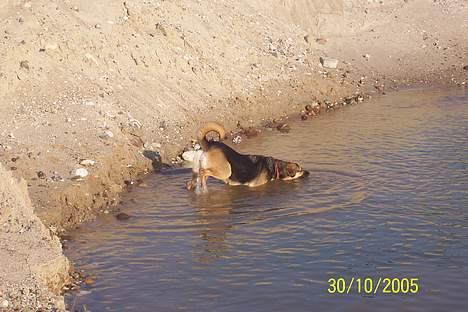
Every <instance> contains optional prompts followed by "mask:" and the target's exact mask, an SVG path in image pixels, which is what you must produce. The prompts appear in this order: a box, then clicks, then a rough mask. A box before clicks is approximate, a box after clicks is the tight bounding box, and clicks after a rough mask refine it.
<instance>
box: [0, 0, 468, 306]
mask: <svg viewBox="0 0 468 312" xmlns="http://www.w3.org/2000/svg"><path fill="white" fill-rule="evenodd" d="M361 2H362V1H331V2H327V5H323V4H321V1H314V0H309V1H306V0H304V1H297V2H295V3H294V4H285V5H284V6H281V5H279V4H278V3H276V1H245V3H244V2H243V1H241V4H240V3H239V2H238V1H237V2H230V1H227V2H223V3H199V2H194V1H179V2H177V3H168V2H155V3H151V4H149V3H140V2H138V1H126V2H123V3H121V2H115V1H114V2H113V1H110V0H109V1H100V3H99V4H95V3H94V2H93V1H89V0H79V1H64V2H60V3H54V2H46V1H42V0H41V1H34V2H29V1H7V2H5V3H2V4H0V20H1V22H0V25H1V28H0V29H1V31H2V38H1V39H0V43H1V45H0V55H1V61H0V62H1V63H0V99H1V102H0V121H1V122H2V128H1V129H0V162H1V164H3V167H4V168H5V169H7V170H8V171H4V170H3V169H2V171H1V172H0V173H1V176H2V179H3V180H4V181H10V180H11V181H13V180H12V179H13V178H12V177H11V176H10V175H13V177H14V179H16V180H18V179H24V180H25V182H24V183H25V184H27V192H26V191H24V192H23V190H22V191H21V192H23V193H21V195H18V196H19V197H23V198H28V197H30V198H31V202H32V205H31V207H34V212H35V214H36V215H37V216H38V217H39V219H40V220H39V219H37V220H36V219H35V218H37V217H36V216H35V215H34V214H32V213H31V214H30V215H28V216H27V218H25V219H24V220H23V219H20V221H19V222H22V223H24V224H26V223H27V222H30V221H31V220H35V221H34V222H36V223H38V224H40V225H38V226H39V228H40V229H39V230H38V231H40V232H41V233H42V232H44V229H46V228H47V229H48V231H47V232H50V233H51V234H49V235H51V236H50V237H49V236H48V238H47V239H48V240H50V241H51V243H50V246H53V247H50V248H53V249H54V250H55V251H54V252H56V251H57V250H60V245H59V244H58V243H57V241H56V237H55V235H58V234H62V233H64V231H66V230H67V229H69V228H73V227H75V226H77V225H79V224H80V223H82V222H84V221H86V220H90V219H92V218H94V217H95V216H96V214H98V213H108V212H112V207H114V206H115V204H117V203H118V202H119V196H120V195H121V193H122V192H124V191H125V188H126V184H130V183H132V182H133V181H135V180H137V179H140V178H141V176H142V174H144V173H147V172H151V171H152V170H154V169H156V170H157V169H158V168H159V167H160V166H161V164H162V163H166V164H172V163H177V162H178V159H177V156H178V155H179V154H180V152H181V151H183V150H184V149H186V148H189V147H190V146H191V140H192V139H193V138H194V133H195V130H196V128H198V127H199V125H200V124H201V123H203V122H204V121H207V120H218V121H222V122H223V124H225V126H226V127H227V128H228V129H229V130H231V131H232V132H233V133H234V132H237V131H240V128H239V127H238V124H239V125H240V126H241V127H242V128H244V129H246V128H248V127H254V128H255V129H258V130H264V129H265V128H264V127H263V126H264V125H265V124H271V122H273V121H274V120H280V119H281V117H283V121H282V122H288V120H287V119H284V118H285V117H286V116H290V117H289V118H290V119H300V114H301V112H302V111H303V110H304V107H305V106H306V105H310V104H313V103H315V102H317V103H319V104H321V105H322V109H321V112H320V113H323V112H325V111H327V110H328V109H330V108H332V109H335V108H337V107H339V106H340V105H342V104H343V103H346V104H347V105H349V104H354V103H355V102H358V101H359V99H358V95H366V94H370V95H372V96H378V95H382V94H383V93H385V92H386V91H389V90H395V89H397V88H402V87H409V86H431V87H461V88H464V87H465V85H466V80H467V76H468V70H467V69H465V68H466V65H467V64H468V59H467V54H466V51H468V22H467V19H466V15H467V14H468V7H467V6H466V3H465V2H464V1H434V2H432V1H431V2H429V1H423V0H408V1H403V0H401V1H399V0H393V1H385V3H383V2H379V1H367V3H366V4H362V3H361ZM447 19H450V21H451V22H450V23H447V22H446V21H447ZM321 57H329V58H332V59H334V60H337V61H338V65H337V68H327V67H324V66H323V64H321V61H320V58H321ZM335 103H336V104H335ZM332 106H334V107H332ZM304 122H313V117H309V119H308V120H306V121H304ZM243 139H244V140H245V139H247V138H246V137H245V136H243ZM230 140H232V138H231V139H230ZM77 169H80V170H81V171H80V170H78V171H77ZM83 169H84V170H83ZM83 172H85V173H86V174H87V175H86V176H83V177H81V176H80V174H81V175H84V174H83ZM4 177H5V178H4ZM16 180H15V181H16ZM12 183H13V184H11V183H10V184H8V183H7V184H6V185H7V186H8V187H10V186H12V189H10V188H7V187H6V186H3V185H2V189H1V191H2V194H3V193H4V194H7V195H8V194H12V193H11V192H14V189H21V188H22V186H21V183H22V182H20V183H18V182H12ZM4 189H5V191H4ZM5 196H6V195H5ZM15 196H16V195H15ZM2 200H3V198H2ZM28 205H29V204H27V203H26V204H25V205H24V206H25V207H28ZM3 209H4V208H3V206H2V215H0V216H2V217H3ZM31 209H32V208H31ZM12 211H13V210H12ZM2 220H3V219H2ZM42 223H43V224H44V225H45V227H44V226H43V225H42ZM31 231H33V230H31ZM5 233H7V232H6V228H2V230H1V231H0V234H2V235H0V239H1V244H2V246H8V245H6V243H5V244H4V241H5V242H6V240H11V238H10V236H8V238H5V237H7V236H4V235H3V234H5ZM8 233H9V234H8V235H10V232H8ZM32 233H33V232H32ZM5 235H6V234H5ZM17 235H19V234H17ZM44 235H45V234H44ZM31 246H34V245H31ZM33 249H34V250H35V251H36V250H37V251H38V253H42V256H44V255H48V254H50V251H48V250H47V249H43V250H42V251H41V249H40V248H35V247H33ZM6 250H7V249H4V248H2V255H3V254H4V253H5V252H6ZM12 250H14V248H13V249H12ZM59 254H60V253H59ZM31 257H32V253H31V254H28V253H23V254H21V253H19V254H17V255H15V256H12V257H10V258H4V257H2V258H4V259H7V260H5V261H6V263H12V262H14V261H15V260H19V259H30V258H31ZM38 259H43V258H40V257H39V258H38ZM38 261H39V262H41V261H42V260H38ZM40 270H41V269H40ZM40 270H39V271H40ZM66 270H67V266H66V265H65V266H61V269H60V272H61V273H57V272H56V273H57V274H56V273H53V274H52V273H51V272H48V273H47V270H42V271H43V272H45V273H41V274H47V275H49V276H51V279H55V282H50V279H49V281H48V282H45V281H44V279H42V280H41V279H38V282H34V283H29V282H26V283H23V282H21V281H24V280H28V279H27V278H29V279H33V278H34V279H36V277H37V276H38V274H29V276H28V277H27V278H26V276H24V277H22V278H21V279H16V281H17V282H18V284H22V285H36V286H31V287H33V288H34V289H42V291H43V292H44V293H47V292H48V290H47V289H51V290H52V291H53V292H55V294H58V293H59V291H58V290H59V289H60V288H61V287H60V285H63V284H64V281H65V280H66V278H64V277H63V274H64V272H65V271H66ZM4 274H5V276H6V275H8V271H5V273H4ZM39 275H40V274H39ZM54 276H55V277H54ZM12 280H14V279H13V278H12ZM37 285H39V286H37ZM40 285H42V286H40ZM52 285H54V286H53V287H50V286H52ZM0 286H2V287H3V288H1V287H0V304H2V300H7V301H8V306H5V307H0V310H1V309H2V308H4V309H5V310H10V309H11V310H15V309H16V308H17V307H19V306H21V305H23V307H26V306H27V305H28V303H26V301H21V300H19V299H14V298H15V294H10V293H9V292H7V291H6V290H4V289H16V288H11V287H9V286H8V285H7V284H5V283H4V282H2V284H1V285H0ZM39 297H41V296H39ZM17 298H19V296H17ZM41 298H42V297H41ZM54 298H55V297H54ZM37 300H38V301H41V300H42V302H45V304H47V306H48V308H47V309H55V308H59V309H63V307H62V306H61V303H60V300H58V301H57V302H59V303H55V302H56V301H53V300H52V301H51V300H49V299H37ZM54 300H55V299H54ZM50 302H52V303H50ZM43 306H44V307H45V305H44V304H43ZM12 307H16V308H12Z"/></svg>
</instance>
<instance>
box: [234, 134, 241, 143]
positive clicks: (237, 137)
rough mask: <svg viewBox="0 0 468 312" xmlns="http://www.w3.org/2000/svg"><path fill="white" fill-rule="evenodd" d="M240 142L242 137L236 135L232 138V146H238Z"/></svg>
mask: <svg viewBox="0 0 468 312" xmlns="http://www.w3.org/2000/svg"><path fill="white" fill-rule="evenodd" d="M241 142H242V137H241V136H240V135H236V136H235V137H234V138H232V143H234V144H240V143H241Z"/></svg>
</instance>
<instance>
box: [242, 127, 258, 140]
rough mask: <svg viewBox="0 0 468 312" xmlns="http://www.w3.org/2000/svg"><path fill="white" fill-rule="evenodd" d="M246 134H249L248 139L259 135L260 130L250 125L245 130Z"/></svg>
mask: <svg viewBox="0 0 468 312" xmlns="http://www.w3.org/2000/svg"><path fill="white" fill-rule="evenodd" d="M244 134H245V135H246V136H247V138H248V139H250V138H252V137H254V136H257V135H258V130H257V129H255V128H254V127H248V128H247V129H246V130H245V131H244Z"/></svg>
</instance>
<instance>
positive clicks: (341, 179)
mask: <svg viewBox="0 0 468 312" xmlns="http://www.w3.org/2000/svg"><path fill="white" fill-rule="evenodd" d="M292 126H293V127H292V131H291V132H290V133H287V134H280V133H278V132H274V133H273V132H267V133H266V134H265V135H262V136H261V137H259V138H255V139H251V140H248V141H247V143H246V144H244V145H242V147H241V148H239V149H240V150H241V151H244V152H249V153H255V154H265V155H272V156H275V157H277V158H280V159H285V160H294V161H297V162H299V163H301V164H302V165H303V167H304V168H307V169H309V170H310V172H311V174H310V176H309V177H308V178H306V179H301V180H296V181H293V182H273V183H270V184H268V185H265V186H261V187H259V188H255V189H250V188H247V187H229V186H224V185H222V184H221V183H218V182H216V181H213V180H211V181H209V193H208V194H207V195H201V196H195V195H194V194H192V193H189V192H187V191H186V190H185V189H184V182H185V180H186V179H187V178H188V177H189V176H190V171H189V170H187V169H177V170H170V171H167V172H165V173H163V174H157V175H152V176H150V177H148V179H147V180H146V181H145V182H146V184H147V187H135V188H133V190H132V191H131V192H130V193H129V194H128V195H126V196H125V198H124V203H123V204H122V206H121V210H122V211H124V212H126V213H128V214H130V215H132V216H134V217H133V218H131V219H129V220H126V221H117V220H116V219H115V218H114V217H113V216H103V217H100V218H99V219H98V220H97V221H96V222H94V223H92V224H89V225H86V226H83V227H82V228H81V229H79V230H77V231H76V232H74V233H72V234H73V238H74V239H73V240H72V242H71V243H69V244H68V248H67V250H66V253H67V255H68V256H69V257H70V258H71V259H72V260H73V261H74V263H75V265H77V266H78V268H81V269H84V270H85V271H86V272H87V273H90V274H92V275H93V278H94V280H95V284H94V285H92V286H91V287H87V286H84V287H83V290H84V291H82V292H81V293H78V294H77V293H71V294H68V295H67V301H68V305H69V308H71V306H72V305H74V307H75V308H80V307H83V305H85V306H86V308H87V309H88V310H89V311H130V310H132V311H179V310H182V311H183V310H186V311H236V312H237V311H282V310H285V309H287V310H289V311H312V310H319V311H323V310H326V311H342V310H347V311H374V310H378V311H394V310H401V311H462V310H465V309H466V307H467V304H468V299H467V297H466V289H467V287H468V272H467V264H468V263H467V262H468V196H467V194H468V192H467V190H468V185H467V184H468V169H467V162H468V161H467V160H468V138H467V136H468V93H464V92H463V91H461V90H458V91H444V92H439V91H405V92H399V93H395V94H390V95H387V96H384V97H381V98H378V99H374V100H372V101H370V102H366V103H363V104H360V105H357V106H352V107H346V108H343V109H341V110H338V111H335V112H332V113H330V114H325V115H322V116H320V117H319V118H317V119H315V120H313V121H306V122H299V123H295V124H293V125H292ZM331 277H344V278H345V279H347V280H348V281H349V280H350V279H351V278H353V277H354V278H358V277H371V278H373V279H374V282H376V281H377V279H378V278H379V277H399V278H404V277H407V278H419V281H418V284H419V292H418V293H417V294H396V295H395V294H382V290H381V289H379V290H378V291H377V294H375V295H368V294H363V293H361V294H357V291H356V288H354V287H353V288H352V289H351V291H350V294H329V293H328V292H327V288H328V287H329V285H328V283H327V281H328V279H329V278H331ZM361 292H362V291H361Z"/></svg>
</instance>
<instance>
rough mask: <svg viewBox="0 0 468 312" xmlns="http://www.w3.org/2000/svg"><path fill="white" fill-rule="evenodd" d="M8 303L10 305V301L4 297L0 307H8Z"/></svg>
mask: <svg viewBox="0 0 468 312" xmlns="http://www.w3.org/2000/svg"><path fill="white" fill-rule="evenodd" d="M9 305H10V303H9V302H8V300H6V299H5V300H2V302H0V308H3V309H6V308H8V306H9Z"/></svg>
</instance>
